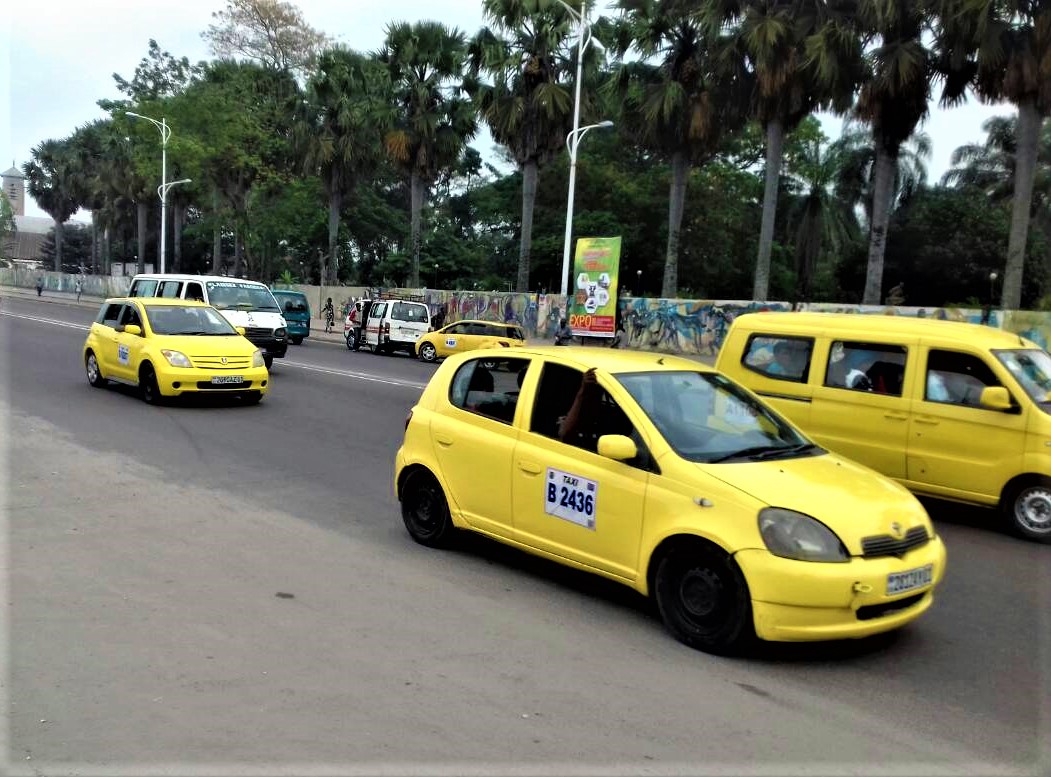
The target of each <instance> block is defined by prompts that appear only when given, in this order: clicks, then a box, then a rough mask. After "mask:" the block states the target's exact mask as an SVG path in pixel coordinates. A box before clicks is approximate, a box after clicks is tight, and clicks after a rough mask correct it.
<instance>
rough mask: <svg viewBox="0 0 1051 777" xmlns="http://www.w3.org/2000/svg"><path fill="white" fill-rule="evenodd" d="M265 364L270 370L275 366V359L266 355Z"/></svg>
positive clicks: (264, 356)
mask: <svg viewBox="0 0 1051 777" xmlns="http://www.w3.org/2000/svg"><path fill="white" fill-rule="evenodd" d="M263 364H265V365H266V368H267V369H268V370H269V369H270V368H271V367H273V366H274V357H273V356H271V355H270V354H264V355H263Z"/></svg>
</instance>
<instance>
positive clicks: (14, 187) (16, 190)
mask: <svg viewBox="0 0 1051 777" xmlns="http://www.w3.org/2000/svg"><path fill="white" fill-rule="evenodd" d="M3 186H4V190H3V191H4V196H5V197H7V201H8V202H9V203H10V205H11V212H12V213H13V214H14V215H16V216H24V215H26V177H25V176H24V175H22V171H21V170H19V169H18V168H17V167H15V165H14V162H12V163H11V169H10V170H8V171H6V172H5V173H4V174H3Z"/></svg>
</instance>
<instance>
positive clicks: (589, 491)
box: [544, 467, 598, 531]
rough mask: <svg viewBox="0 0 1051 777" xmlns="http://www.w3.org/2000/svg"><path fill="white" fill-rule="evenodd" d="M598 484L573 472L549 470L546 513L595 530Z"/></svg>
mask: <svg viewBox="0 0 1051 777" xmlns="http://www.w3.org/2000/svg"><path fill="white" fill-rule="evenodd" d="M597 501H598V483H596V482H595V481H594V480H588V479H587V478H583V477H581V476H580V475H574V474H573V473H571V472H563V471H562V470H560V469H553V468H551V467H548V468H547V485H546V488H545V496H544V512H545V513H547V514H548V515H553V516H555V517H556V518H561V519H562V520H564V521H569V522H570V523H575V524H577V526H583V527H584V528H585V529H591V530H592V531H594V529H595V508H596V503H597Z"/></svg>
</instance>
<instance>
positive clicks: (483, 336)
mask: <svg viewBox="0 0 1051 777" xmlns="http://www.w3.org/2000/svg"><path fill="white" fill-rule="evenodd" d="M525 344H526V343H525V333H524V332H523V331H522V327H520V326H518V324H498V323H495V322H493V321H469V320H463V321H457V322H456V323H455V324H448V325H447V326H443V327H442V328H441V329H439V330H437V331H436V332H428V333H427V334H426V335H424V336H423V337H421V338H420V339H419V340H417V341H416V355H417V356H418V357H419V358H420V360H421V361H425V362H434V361H438V359H444V358H445V357H447V356H452V355H453V354H454V353H464V352H465V351H474V350H477V349H479V348H497V347H499V348H512V347H518V348H520V347H522V346H524V345H525Z"/></svg>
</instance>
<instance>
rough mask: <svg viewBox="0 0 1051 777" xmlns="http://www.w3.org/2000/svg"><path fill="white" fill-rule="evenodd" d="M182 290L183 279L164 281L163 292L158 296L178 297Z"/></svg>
mask: <svg viewBox="0 0 1051 777" xmlns="http://www.w3.org/2000/svg"><path fill="white" fill-rule="evenodd" d="M180 291H182V282H181V281H162V282H161V293H160V294H159V295H158V296H161V297H167V298H168V299H178V298H179V292H180Z"/></svg>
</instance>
